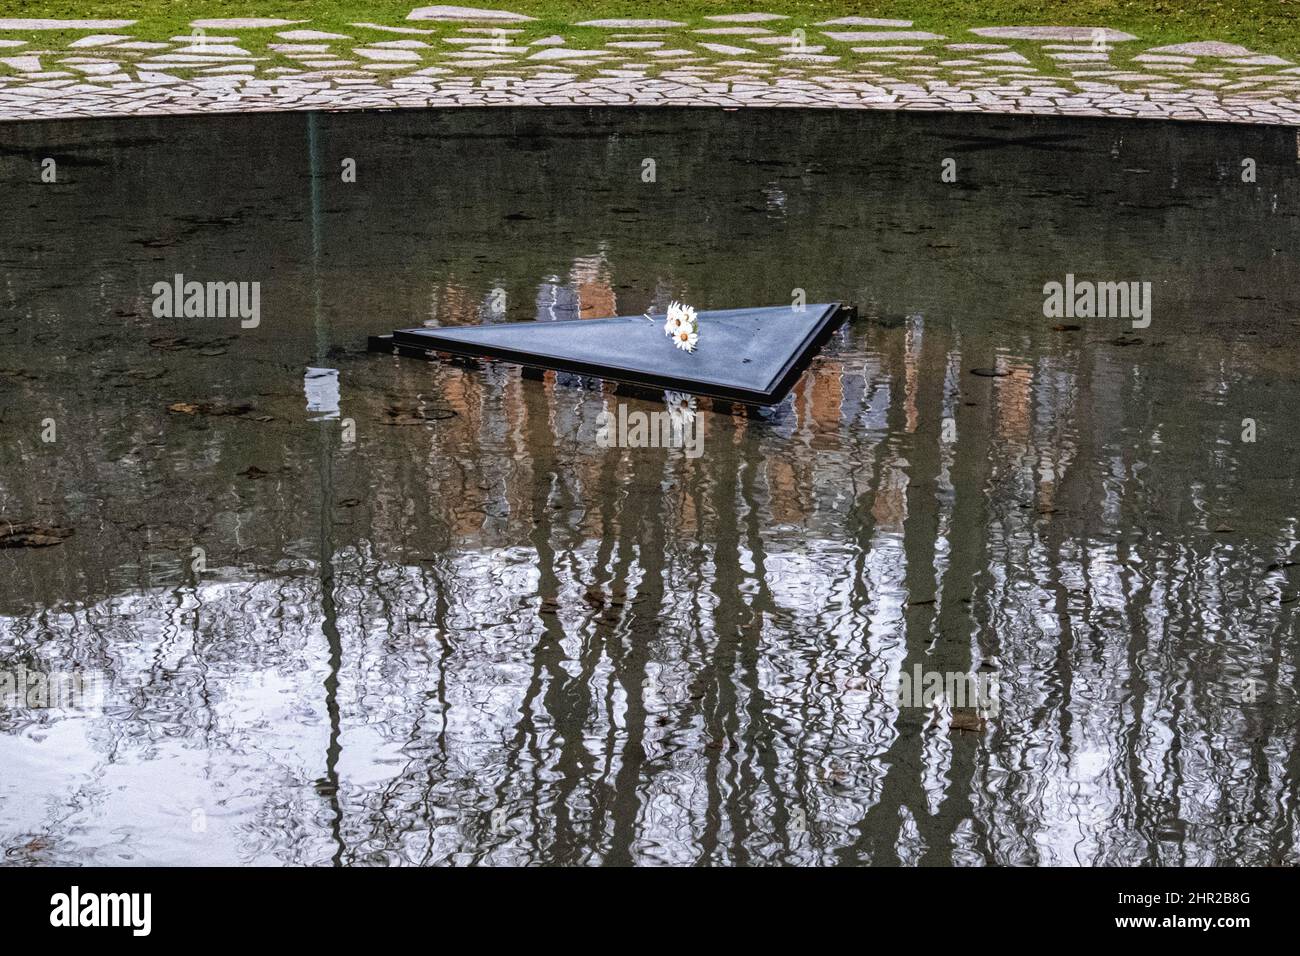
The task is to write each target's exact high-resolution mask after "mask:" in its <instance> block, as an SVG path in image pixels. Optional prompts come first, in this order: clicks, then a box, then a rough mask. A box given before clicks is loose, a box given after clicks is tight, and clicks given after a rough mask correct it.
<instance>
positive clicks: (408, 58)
mask: <svg viewBox="0 0 1300 956" xmlns="http://www.w3.org/2000/svg"><path fill="white" fill-rule="evenodd" d="M352 52H353V53H355V54H357V55H358V56H363V57H365V58H366V59H367V60H379V61H383V62H389V63H393V62H399V61H400V62H403V63H413V62H416V61H418V60H419V59H420V54H418V53H413V52H411V51H410V50H371V49H367V48H366V47H363V46H359V47H357V48H356V49H355V50H353V51H352Z"/></svg>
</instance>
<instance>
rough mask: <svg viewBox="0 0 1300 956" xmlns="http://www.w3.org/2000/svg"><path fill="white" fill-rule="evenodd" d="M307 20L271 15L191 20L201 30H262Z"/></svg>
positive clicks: (193, 25)
mask: <svg viewBox="0 0 1300 956" xmlns="http://www.w3.org/2000/svg"><path fill="white" fill-rule="evenodd" d="M306 22H307V21H306V20H274V19H271V18H269V17H219V18H217V19H216V20H191V21H190V26H192V27H198V28H199V29H201V30H261V29H263V28H266V27H291V26H293V25H294V24H295V23H306Z"/></svg>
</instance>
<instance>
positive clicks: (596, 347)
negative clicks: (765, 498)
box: [391, 303, 846, 405]
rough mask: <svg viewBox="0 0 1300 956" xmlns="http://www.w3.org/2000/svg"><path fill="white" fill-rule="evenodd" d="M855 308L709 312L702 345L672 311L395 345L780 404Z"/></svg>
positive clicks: (449, 334)
mask: <svg viewBox="0 0 1300 956" xmlns="http://www.w3.org/2000/svg"><path fill="white" fill-rule="evenodd" d="M845 315H846V310H843V309H841V307H840V305H839V303H830V304H823V305H808V306H804V307H803V309H802V310H796V309H793V308H791V307H790V306H788V305H783V306H774V307H771V308H761V309H722V310H719V311H715V312H701V313H699V326H700V340H699V345H698V346H697V347H696V349H695V351H694V352H686V351H683V350H681V349H678V348H675V347H674V346H673V344H672V341H671V340H670V339H669V338H668V336H666V335H665V334H664V331H663V324H664V318H665V317H664V316H663V315H655V316H651V318H650V319H647V318H646V317H645V316H643V315H634V316H619V317H618V318H614V319H571V320H565V321H561V322H507V323H502V324H499V325H475V326H458V327H451V328H442V329H402V330H399V331H396V332H394V333H393V336H392V343H391V344H392V345H393V346H396V347H398V348H403V349H419V350H423V351H426V352H429V351H432V352H448V353H451V354H452V355H459V356H466V357H473V358H491V359H499V360H501V361H505V362H511V363H514V364H517V365H525V366H530V367H533V368H544V369H555V370H557V371H562V372H572V373H574V374H577V375H587V376H593V377H596V378H605V379H609V380H611V381H615V382H625V383H628V384H631V385H637V386H643V387H647V388H654V389H666V390H671V391H679V392H690V393H693V394H696V395H707V396H710V397H713V398H723V399H731V400H735V401H741V402H749V403H753V404H759V405H771V404H775V403H776V402H779V401H780V400H781V399H782V398H784V397H785V394H786V392H788V391H789V390H790V388H791V387H792V386H793V385H794V383H795V381H796V380H797V379H798V377H799V373H800V372H801V371H803V369H804V368H805V367H806V366H807V363H808V362H809V361H810V360H811V358H812V356H813V354H815V353H816V351H817V349H818V348H820V347H821V345H822V343H824V342H825V341H826V338H827V337H828V336H829V335H830V333H831V332H832V331H834V329H835V328H836V327H837V326H838V325H839V323H840V322H841V321H842V320H843V318H844V316H845Z"/></svg>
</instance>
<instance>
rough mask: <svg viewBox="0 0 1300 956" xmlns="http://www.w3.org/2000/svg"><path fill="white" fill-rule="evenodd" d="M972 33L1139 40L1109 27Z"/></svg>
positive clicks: (1000, 29)
mask: <svg viewBox="0 0 1300 956" xmlns="http://www.w3.org/2000/svg"><path fill="white" fill-rule="evenodd" d="M970 32H971V33H974V34H975V35H976V36H982V37H998V38H999V39H1005V40H1093V39H1096V38H1098V37H1100V38H1101V39H1103V40H1105V41H1106V42H1107V43H1119V42H1121V41H1124V40H1136V39H1137V37H1135V36H1133V34H1131V33H1122V32H1121V31H1119V30H1111V29H1110V28H1108V27H976V28H975V29H973V30H971V31H970Z"/></svg>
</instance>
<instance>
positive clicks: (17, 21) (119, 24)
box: [0, 17, 136, 30]
mask: <svg viewBox="0 0 1300 956" xmlns="http://www.w3.org/2000/svg"><path fill="white" fill-rule="evenodd" d="M135 23H136V21H135V20H46V19H36V20H24V19H21V18H12V17H7V18H4V19H0V30H120V29H122V28H123V27H129V26H134V25H135Z"/></svg>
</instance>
